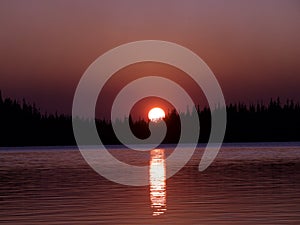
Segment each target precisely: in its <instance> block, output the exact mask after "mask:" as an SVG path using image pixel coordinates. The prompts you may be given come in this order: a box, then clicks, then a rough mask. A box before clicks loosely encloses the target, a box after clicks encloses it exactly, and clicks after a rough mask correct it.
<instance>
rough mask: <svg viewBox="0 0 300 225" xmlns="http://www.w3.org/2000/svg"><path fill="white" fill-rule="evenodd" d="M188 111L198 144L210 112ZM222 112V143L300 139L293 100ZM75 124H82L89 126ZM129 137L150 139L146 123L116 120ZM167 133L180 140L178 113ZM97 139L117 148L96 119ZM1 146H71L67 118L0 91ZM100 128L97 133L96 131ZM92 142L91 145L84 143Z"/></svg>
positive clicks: (299, 110) (298, 110)
mask: <svg viewBox="0 0 300 225" xmlns="http://www.w3.org/2000/svg"><path fill="white" fill-rule="evenodd" d="M196 108H197V111H193V112H187V113H184V114H182V115H180V116H182V117H186V118H189V117H193V116H195V113H197V114H198V116H199V120H200V127H201V129H200V137H199V143H205V142H207V141H208V138H209V134H210V125H211V113H218V111H219V110H224V109H220V108H217V109H215V110H214V111H213V112H211V111H210V109H209V108H206V107H205V108H203V109H200V107H199V106H197V107H196ZM226 110H227V128H226V133H225V138H224V141H225V142H283V141H300V135H299V134H300V105H299V103H295V102H294V101H293V100H287V101H286V102H284V103H281V102H280V99H279V98H277V99H276V100H273V99H271V100H270V101H269V103H268V104H263V103H261V102H260V103H256V104H244V103H237V104H229V105H227V106H226ZM76 119H77V120H80V123H82V124H83V125H84V126H89V124H90V123H92V122H94V121H91V120H84V119H79V118H76ZM128 121H129V124H130V128H131V130H132V133H133V134H134V135H135V136H137V137H138V138H141V139H145V138H147V137H148V136H149V135H150V131H149V129H148V123H149V121H145V120H143V119H139V120H133V119H132V118H131V116H130V117H129V118H128V120H124V121H118V123H124V122H128ZM164 121H165V123H166V125H167V134H166V137H165V138H164V141H163V143H177V142H178V140H179V137H180V119H179V114H178V113H177V112H176V111H175V110H173V111H171V112H169V113H168V114H167V115H166V117H165V119H164ZM95 122H96V127H97V130H98V134H99V137H100V138H101V141H102V142H103V143H104V144H110V145H111V144H120V142H119V141H118V139H117V138H116V136H115V134H114V131H113V128H112V122H111V121H108V120H104V119H103V120H100V119H96V121H95ZM0 124H1V126H0V146H2V147H4V146H11V147H15V146H68V145H76V141H75V138H74V135H73V128H72V117H71V116H70V115H64V114H58V113H55V114H48V113H41V111H40V110H39V109H38V108H37V107H36V106H35V104H29V103H27V102H26V101H25V100H23V102H22V103H20V102H18V101H17V100H13V99H11V98H5V99H3V98H2V95H1V91H0ZM100 128H101V129H100ZM86 144H96V143H86Z"/></svg>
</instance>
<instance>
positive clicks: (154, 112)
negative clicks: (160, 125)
mask: <svg viewBox="0 0 300 225" xmlns="http://www.w3.org/2000/svg"><path fill="white" fill-rule="evenodd" d="M165 116H166V114H165V111H164V110H162V109H161V108H158V107H155V108H153V109H151V110H150V111H149V113H148V118H149V120H151V121H152V122H158V121H159V120H162V119H163V118H165Z"/></svg>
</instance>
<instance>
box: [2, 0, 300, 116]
mask: <svg viewBox="0 0 300 225" xmlns="http://www.w3.org/2000/svg"><path fill="white" fill-rule="evenodd" d="M0 29H1V32H0V89H1V90H2V92H3V95H4V96H7V97H8V96H9V97H12V98H17V99H22V98H25V99H28V100H29V101H30V102H35V103H36V104H37V105H38V106H40V107H41V108H42V109H43V110H47V111H50V112H53V111H55V110H57V111H59V112H65V113H70V111H71V107H72V99H73V94H74V91H75V88H76V86H77V84H78V81H79V79H80V77H81V76H82V74H83V73H84V71H85V70H86V68H87V67H88V66H89V65H90V64H91V63H92V62H93V61H94V60H95V59H96V58H97V57H98V56H100V55H101V54H103V53H104V52H105V51H107V50H109V49H111V48H113V47H116V46H118V45H120V44H124V43H127V42H130V41H137V40H144V39H158V40H166V41H171V42H175V43H178V44H181V45H183V46H185V47H187V48H189V49H191V50H193V51H194V52H196V53H197V54H198V55H199V56H200V57H201V58H202V59H203V60H204V61H205V62H206V63H207V64H208V66H209V67H210V68H211V69H212V71H213V72H214V74H215V75H216V77H217V79H218V81H219V83H220V85H221V87H222V89H223V92H224V96H225V100H226V102H236V101H244V102H251V101H252V102H255V101H256V100H267V99H269V98H271V97H277V96H280V97H281V98H282V99H286V98H293V99H295V100H297V101H299V100H300V88H299V85H300V2H299V1H288V0H287V1H276V0H272V1H264V0H262V1H258V0H256V1H240V0H238V1H221V0H220V1H214V0H213V1H198V0H195V1H189V0H187V1H181V0H180V1H179V0H177V1H174V0H172V1H161V0H158V1H156V0H154V1H153V0H152V1H148V0H147V1H146V0H128V1H121V0H120V1H114V0H108V1H84V0H82V1H76V0H69V1H64V0H59V1H58V0H57V1H56V0H49V1H46V0H45V1H39V0H36V1H34V0H27V1H15V0H2V1H1V2H0ZM141 71H142V70H141ZM128 75H130V73H129V72H128ZM166 76H172V74H167V75H166ZM115 80H116V83H115V84H114V83H111V84H110V86H109V88H107V90H106V92H105V96H103V99H105V98H108V99H109V98H110V97H111V96H113V95H114V93H115V92H117V91H118V87H120V84H119V83H118V79H115ZM129 80H130V79H129ZM182 80H183V81H182V82H183V83H185V78H182ZM186 82H187V83H188V81H186ZM186 85H187V87H189V85H191V92H193V91H194V92H196V91H195V90H196V89H193V85H192V84H189V83H188V84H186ZM196 98H197V97H196ZM108 101H109V100H108Z"/></svg>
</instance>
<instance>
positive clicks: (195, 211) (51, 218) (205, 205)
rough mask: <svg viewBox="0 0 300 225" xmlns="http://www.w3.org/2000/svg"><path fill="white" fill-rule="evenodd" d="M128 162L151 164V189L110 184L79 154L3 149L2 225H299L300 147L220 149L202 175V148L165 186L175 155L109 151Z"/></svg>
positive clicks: (71, 150) (165, 150) (166, 150)
mask: <svg viewBox="0 0 300 225" xmlns="http://www.w3.org/2000/svg"><path fill="white" fill-rule="evenodd" d="M110 152H111V154H113V155H114V156H115V157H117V158H119V159H120V160H123V161H125V162H127V163H131V164H135V165H143V164H148V165H150V167H149V174H148V175H147V176H148V177H149V182H150V185H149V186H142V187H133V186H126V185H120V184H116V183H113V182H111V181H109V180H106V179H105V178H103V177H101V176H100V175H99V174H97V173H96V172H94V171H93V170H92V169H91V168H90V167H89V166H88V165H87V163H86V162H85V161H84V160H83V158H82V156H81V154H80V152H79V151H78V150H77V148H75V147H74V148H71V147H69V148H63V147H62V148H54V149H52V148H46V149H45V148H43V149H40V148H24V149H5V148H2V149H1V150H0V182H1V183H0V224H14V225H16V224H31V225H34V224H300V147H299V144H297V143H289V144H284V145H283V144H250V145H248V144H244V145H227V146H225V147H223V148H222V149H221V151H220V153H219V155H218V157H217V159H216V160H215V161H214V162H213V164H212V165H211V166H210V167H209V168H208V169H207V170H205V171H204V172H199V171H198V164H199V160H200V158H201V155H202V153H203V147H199V148H198V149H197V150H196V152H195V154H194V155H193V157H192V159H191V160H190V161H189V163H188V164H187V165H186V166H185V167H184V168H183V169H181V170H180V171H179V172H178V173H177V174H176V175H175V176H173V177H171V178H170V179H167V180H165V179H164V178H165V175H166V173H165V171H166V168H167V167H168V165H167V164H166V161H165V158H166V157H167V156H168V155H169V154H170V153H171V152H172V149H169V148H163V149H157V150H152V151H151V152H144V153H136V152H134V151H128V150H125V149H112V150H111V151H110Z"/></svg>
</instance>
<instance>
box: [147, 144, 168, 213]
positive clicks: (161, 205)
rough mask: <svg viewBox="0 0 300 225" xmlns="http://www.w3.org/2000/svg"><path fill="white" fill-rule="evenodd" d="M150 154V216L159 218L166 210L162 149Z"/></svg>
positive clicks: (164, 165)
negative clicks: (151, 211) (151, 210)
mask: <svg viewBox="0 0 300 225" xmlns="http://www.w3.org/2000/svg"><path fill="white" fill-rule="evenodd" d="M150 154H151V159H150V169H149V179H150V201H151V208H152V209H153V214H152V215H153V216H159V215H161V214H164V213H165V211H166V210H167V201H166V162H165V153H164V150H163V149H154V150H152V151H151V153H150Z"/></svg>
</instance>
